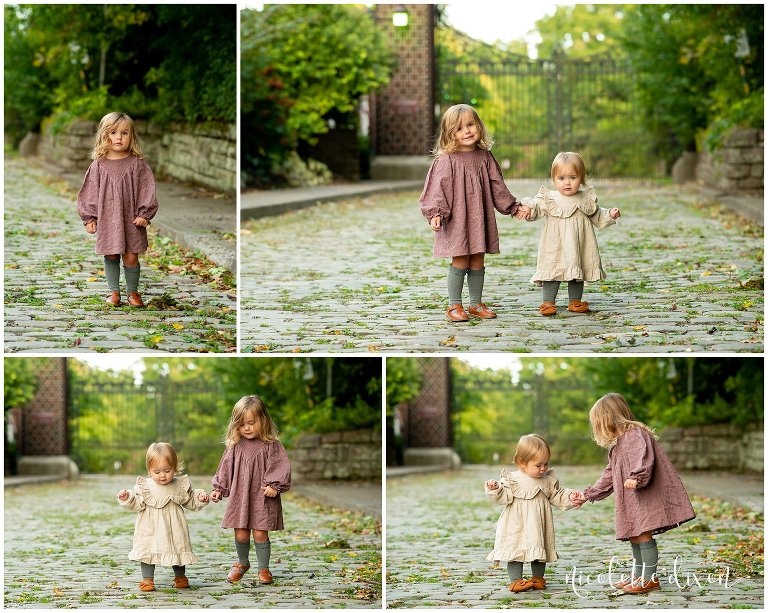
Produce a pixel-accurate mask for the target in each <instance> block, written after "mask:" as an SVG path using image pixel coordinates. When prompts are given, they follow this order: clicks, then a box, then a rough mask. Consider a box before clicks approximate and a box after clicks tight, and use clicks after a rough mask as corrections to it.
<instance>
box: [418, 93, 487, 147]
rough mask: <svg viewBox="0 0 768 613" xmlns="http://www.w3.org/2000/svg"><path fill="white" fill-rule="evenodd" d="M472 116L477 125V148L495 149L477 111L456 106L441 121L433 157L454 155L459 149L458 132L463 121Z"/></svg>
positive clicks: (461, 105) (467, 107) (450, 108)
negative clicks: (447, 154)
mask: <svg viewBox="0 0 768 613" xmlns="http://www.w3.org/2000/svg"><path fill="white" fill-rule="evenodd" d="M467 114H469V115H471V116H472V119H474V121H475V124H476V125H477V146H478V147H479V148H480V149H487V150H488V151H490V150H491V147H493V137H492V136H491V134H490V133H489V132H488V129H487V128H486V127H485V124H484V123H483V121H482V119H480V116H479V115H478V114H477V111H476V110H475V109H474V108H473V107H471V106H469V105H468V104H454V105H453V106H452V107H449V108H448V110H446V111H445V113H443V116H442V118H441V119H440V130H439V131H438V134H437V142H436V143H435V147H434V149H432V155H433V156H435V157H438V156H441V155H444V154H446V153H453V152H454V151H456V150H457V149H458V147H459V145H458V142H457V141H456V132H458V131H459V128H460V127H461V123H462V121H464V118H465V117H466V116H467Z"/></svg>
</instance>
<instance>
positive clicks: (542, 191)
mask: <svg viewBox="0 0 768 613" xmlns="http://www.w3.org/2000/svg"><path fill="white" fill-rule="evenodd" d="M547 194H549V190H548V189H547V188H546V187H544V186H543V185H542V186H541V187H540V188H539V193H538V194H536V195H535V196H534V197H533V199H528V198H526V199H525V200H523V204H525V205H526V206H528V207H530V208H531V213H530V214H529V215H528V218H527V219H526V221H536V220H537V219H541V218H542V217H545V216H546V215H547V212H548V209H547Z"/></svg>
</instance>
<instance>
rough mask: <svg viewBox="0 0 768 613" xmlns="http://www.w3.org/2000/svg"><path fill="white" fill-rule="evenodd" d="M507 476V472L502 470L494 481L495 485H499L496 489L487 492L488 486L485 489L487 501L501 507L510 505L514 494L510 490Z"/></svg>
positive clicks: (508, 474)
mask: <svg viewBox="0 0 768 613" xmlns="http://www.w3.org/2000/svg"><path fill="white" fill-rule="evenodd" d="M509 476H510V473H509V471H507V470H506V469H504V470H502V471H501V475H499V478H498V479H497V480H496V483H498V484H499V487H498V489H495V490H489V489H488V486H486V487H485V495H486V496H487V497H488V500H490V501H491V502H495V503H496V504H501V505H507V504H512V501H513V500H514V499H515V494H514V492H513V490H512V487H511V485H512V484H511V483H510V480H509Z"/></svg>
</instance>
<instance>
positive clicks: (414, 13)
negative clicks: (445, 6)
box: [371, 4, 435, 179]
mask: <svg viewBox="0 0 768 613" xmlns="http://www.w3.org/2000/svg"><path fill="white" fill-rule="evenodd" d="M403 7H404V8H405V10H406V11H407V12H408V25H407V26H406V27H396V26H394V25H393V24H392V13H394V12H395V11H396V10H402V8H403ZM373 15H374V19H375V20H376V23H377V25H378V27H379V28H380V29H381V31H382V32H384V34H385V36H386V37H387V40H388V41H389V44H390V46H391V48H392V49H393V50H394V52H395V70H394V72H393V74H392V79H391V80H390V82H389V84H387V86H386V87H383V88H380V89H379V90H377V91H376V92H375V94H373V95H372V96H371V118H372V121H371V144H372V151H373V154H374V155H375V156H376V157H380V158H385V159H386V158H388V157H389V156H399V157H402V156H421V157H422V158H424V159H427V160H428V156H429V150H430V149H431V147H432V145H433V141H434V138H435V113H434V107H435V99H434V96H435V94H434V91H435V87H434V83H435V79H434V26H435V17H434V15H435V7H434V5H432V4H406V5H395V4H377V5H376V6H375V8H374V9H373ZM374 161H375V158H374ZM394 164H395V165H402V160H401V161H399V162H398V161H397V160H394ZM417 165H418V166H419V168H418V170H416V171H414V172H413V173H412V174H410V175H409V174H408V173H407V172H406V174H405V175H402V172H403V171H402V170H401V171H400V173H401V174H400V175H398V174H397V172H395V173H394V174H393V175H390V176H383V175H382V176H380V177H374V178H416V177H418V178H421V179H423V178H424V162H423V161H421V162H418V163H417ZM373 170H374V169H373V168H372V172H373Z"/></svg>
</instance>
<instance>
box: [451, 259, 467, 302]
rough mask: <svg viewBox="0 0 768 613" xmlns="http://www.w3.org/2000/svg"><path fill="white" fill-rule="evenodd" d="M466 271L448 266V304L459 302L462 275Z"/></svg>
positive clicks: (462, 282)
mask: <svg viewBox="0 0 768 613" xmlns="http://www.w3.org/2000/svg"><path fill="white" fill-rule="evenodd" d="M465 274H467V271H466V270H465V269H463V268H455V267H454V266H449V267H448V304H460V303H461V291H462V290H463V289H464V275H465Z"/></svg>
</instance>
